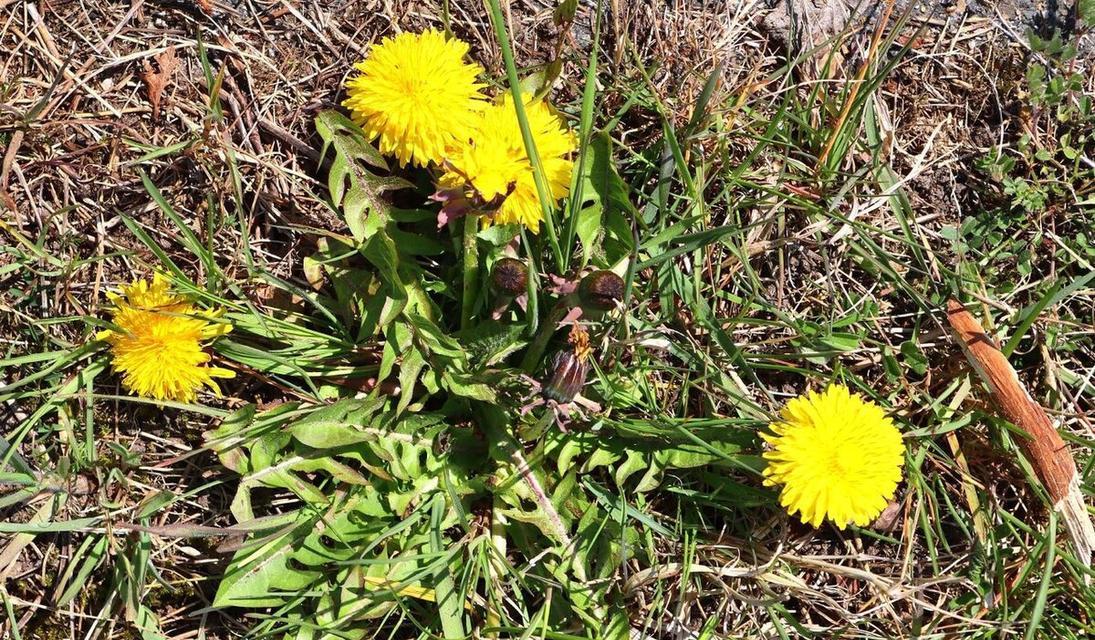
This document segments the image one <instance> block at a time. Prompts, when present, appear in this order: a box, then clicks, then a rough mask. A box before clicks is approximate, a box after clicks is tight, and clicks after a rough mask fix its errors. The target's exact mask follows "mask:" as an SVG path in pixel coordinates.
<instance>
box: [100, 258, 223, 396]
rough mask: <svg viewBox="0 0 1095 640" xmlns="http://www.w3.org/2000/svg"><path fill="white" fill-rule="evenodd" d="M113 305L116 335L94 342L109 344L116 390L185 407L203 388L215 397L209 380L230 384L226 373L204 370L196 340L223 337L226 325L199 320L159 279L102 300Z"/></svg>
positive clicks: (201, 317) (213, 384)
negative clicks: (116, 375)
mask: <svg viewBox="0 0 1095 640" xmlns="http://www.w3.org/2000/svg"><path fill="white" fill-rule="evenodd" d="M107 296H108V297H109V298H110V300H111V302H112V303H113V304H114V316H113V319H112V320H113V322H114V325H115V326H116V327H117V329H108V330H106V331H101V332H100V333H99V334H98V335H97V336H96V338H98V339H99V340H105V341H106V342H108V343H110V346H111V351H112V352H113V364H114V369H115V370H116V371H118V372H119V373H121V374H122V386H124V387H125V388H126V389H127V390H129V391H130V392H132V393H136V394H137V395H139V396H141V397H144V398H155V399H157V400H177V401H180V402H191V401H193V400H194V398H195V397H196V396H197V392H198V389H200V388H201V387H203V386H206V387H209V388H211V389H212V390H213V391H214V392H217V393H219V392H220V390H219V388H218V387H217V383H216V382H214V381H213V379H214V378H232V377H234V376H235V375H236V374H235V373H234V372H232V371H229V370H228V369H221V368H219V367H210V366H206V363H208V362H209V359H210V358H209V354H208V353H206V352H205V351H203V350H202V345H201V342H202V340H207V339H210V338H213V337H216V336H219V335H223V334H225V333H228V331H230V330H231V327H230V326H229V325H228V324H226V323H215V322H210V320H211V318H212V317H215V316H216V315H218V314H217V313H213V314H209V313H206V314H204V315H201V314H200V313H199V311H198V310H197V309H196V308H195V307H194V305H193V304H191V303H190V301H188V300H187V299H186V298H183V297H182V296H179V295H177V294H175V293H173V292H172V291H171V287H170V284H169V283H168V281H167V279H166V278H164V277H163V276H161V275H159V274H156V275H155V276H154V277H153V278H152V282H151V283H150V282H148V281H147V280H137V281H134V282H133V283H132V284H130V285H128V286H123V287H122V293H121V295H118V294H114V293H110V294H107Z"/></svg>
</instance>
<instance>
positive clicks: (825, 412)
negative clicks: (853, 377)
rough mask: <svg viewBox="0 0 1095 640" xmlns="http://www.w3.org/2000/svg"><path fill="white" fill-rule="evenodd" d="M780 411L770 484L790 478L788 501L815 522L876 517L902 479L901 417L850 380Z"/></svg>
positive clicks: (862, 521)
mask: <svg viewBox="0 0 1095 640" xmlns="http://www.w3.org/2000/svg"><path fill="white" fill-rule="evenodd" d="M780 417H781V419H780V420H778V421H776V422H773V423H772V425H771V429H772V431H773V432H774V435H764V438H765V440H767V441H768V443H769V445H771V450H769V451H767V452H765V453H764V458H765V459H766V460H767V461H768V466H767V468H766V469H765V470H764V478H765V479H764V483H765V484H766V485H770V486H775V485H782V489H781V491H780V504H781V505H782V506H783V507H785V508H786V509H787V511H788V513H790V514H791V515H794V514H796V513H797V514H798V517H799V518H800V519H801V520H802V521H803V522H805V523H808V524H811V525H813V526H815V527H817V526H819V525H820V524H821V522H822V521H823V520H824V519H829V520H830V521H832V522H833V524H835V525H836V526H837V527H839V528H841V529H843V528H844V527H845V526H847V524H848V523H849V522H852V523H855V524H856V525H858V526H864V525H867V524H870V522H871V521H873V520H874V519H875V518H876V517H877V516H878V515H879V514H880V513H881V512H882V510H883V509H884V508H885V507H886V505H887V503H888V502H889V500H890V499H891V498H892V497H893V495H894V492H895V490H896V489H897V483H898V482H899V481H900V480H901V465H902V463H903V462H904V457H905V447H904V444H903V443H902V441H901V432H900V431H898V429H897V427H896V426H894V423H893V421H892V420H891V419H890V418H889V417H888V416H887V415H886V413H885V412H884V411H883V410H882V408H881V407H879V406H878V405H876V404H874V403H873V402H870V401H867V400H864V399H863V398H861V397H860V396H859V395H858V394H854V393H850V392H849V391H848V389H847V387H844V386H842V385H833V386H830V387H829V388H828V389H826V390H825V391H824V392H821V393H817V392H810V393H808V394H806V395H805V396H799V397H798V398H795V399H793V400H791V401H790V402H788V403H787V405H786V406H785V407H784V408H783V410H782V412H781V414H780Z"/></svg>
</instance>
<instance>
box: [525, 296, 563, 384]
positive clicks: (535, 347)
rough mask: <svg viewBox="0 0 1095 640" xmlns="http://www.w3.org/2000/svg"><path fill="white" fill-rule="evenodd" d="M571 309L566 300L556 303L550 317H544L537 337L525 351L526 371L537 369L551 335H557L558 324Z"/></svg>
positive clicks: (530, 371)
mask: <svg viewBox="0 0 1095 640" xmlns="http://www.w3.org/2000/svg"><path fill="white" fill-rule="evenodd" d="M569 310H570V306H569V305H567V304H566V303H565V301H563V302H560V303H559V304H557V305H555V308H553V309H552V310H551V313H549V314H548V317H547V318H545V319H544V323H543V324H542V325H540V330H539V332H538V333H537V334H536V338H535V339H534V340H533V341H532V344H531V345H529V348H528V351H526V352H525V357H524V358H523V359H522V360H521V369H523V370H524V371H525V373H532V372H533V371H534V370H535V369H536V365H538V364H539V363H540V358H541V357H542V356H543V355H544V350H545V349H547V345H548V342H549V341H550V340H551V336H553V335H555V330H556V329H557V328H558V327H557V326H556V325H558V324H559V321H560V320H562V319H563V316H565V315H566V313H567V311H569Z"/></svg>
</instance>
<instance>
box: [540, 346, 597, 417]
mask: <svg viewBox="0 0 1095 640" xmlns="http://www.w3.org/2000/svg"><path fill="white" fill-rule="evenodd" d="M587 375H589V361H588V360H586V359H584V358H581V357H579V356H578V355H577V354H575V353H574V352H573V351H571V350H570V349H567V350H565V351H560V352H559V353H557V354H555V359H554V360H553V361H552V363H551V379H550V380H548V383H547V384H546V385H544V396H546V397H547V398H549V399H551V400H554V401H556V402H558V403H561V404H565V403H567V402H570V401H572V400H574V397H575V396H577V395H578V393H579V392H580V391H581V390H582V387H584V386H585V384H586V376H587Z"/></svg>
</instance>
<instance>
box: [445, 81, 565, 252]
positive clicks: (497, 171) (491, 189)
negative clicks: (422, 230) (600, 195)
mask: <svg viewBox="0 0 1095 640" xmlns="http://www.w3.org/2000/svg"><path fill="white" fill-rule="evenodd" d="M525 113H526V115H527V116H528V124H529V129H530V130H531V132H532V137H533V140H534V141H535V144H536V151H537V154H538V155H539V156H540V163H541V165H542V168H543V172H544V178H545V179H546V180H547V187H548V190H549V192H550V197H551V202H550V203H549V204H550V205H551V206H555V204H556V203H558V201H559V200H560V199H561V198H563V196H565V195H566V194H567V191H569V190H570V175H571V172H572V171H573V169H574V161H573V160H572V159H571V157H570V156H571V155H572V154H573V153H574V151H575V149H577V146H578V140H577V138H576V137H575V136H574V134H573V133H572V132H571V131H570V130H569V129H568V128H567V126H566V123H564V122H563V119H562V118H561V117H559V115H558V114H556V112H555V111H554V110H553V109H552V108H551V107H550V106H549V105H548V104H547V103H546V102H544V101H542V100H541V101H537V102H528V103H526V104H525ZM446 168H447V169H448V172H447V173H445V175H444V176H442V178H441V180H440V186H441V189H442V190H459V189H464V190H470V191H471V192H472V196H473V197H471V198H470V199H471V200H474V201H478V202H482V203H484V204H486V205H489V207H490V208H491V209H492V212H491V214H490V218H489V219H490V220H492V221H493V222H496V223H498V224H513V223H520V224H523V225H525V226H526V227H528V228H529V229H530V230H531V231H532V232H534V233H538V232H539V231H540V221H541V219H542V218H543V209H542V208H541V206H540V198H539V195H538V193H537V191H536V179H535V177H534V172H533V167H532V162H531V161H530V160H529V157H528V154H527V153H526V152H525V142H524V139H523V138H522V137H521V125H520V122H519V121H518V119H517V111H516V110H515V109H514V102H513V100H512V99H510V98H509V97H508V96H507V97H503V98H502V99H501V100H500V101H499V102H497V103H495V104H493V105H491V106H489V107H487V108H486V109H484V110H483V111H482V113H481V114H480V115H479V118H478V120H477V121H476V125H475V126H474V127H473V128H472V129H470V130H469V131H468V133H467V135H466V136H465V137H464V138H463V139H462V140H461V141H460V144H458V145H457V146H456V147H454V148H453V150H452V152H451V153H450V154H449V155H448V158H447V161H446ZM450 217H451V216H450Z"/></svg>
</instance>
